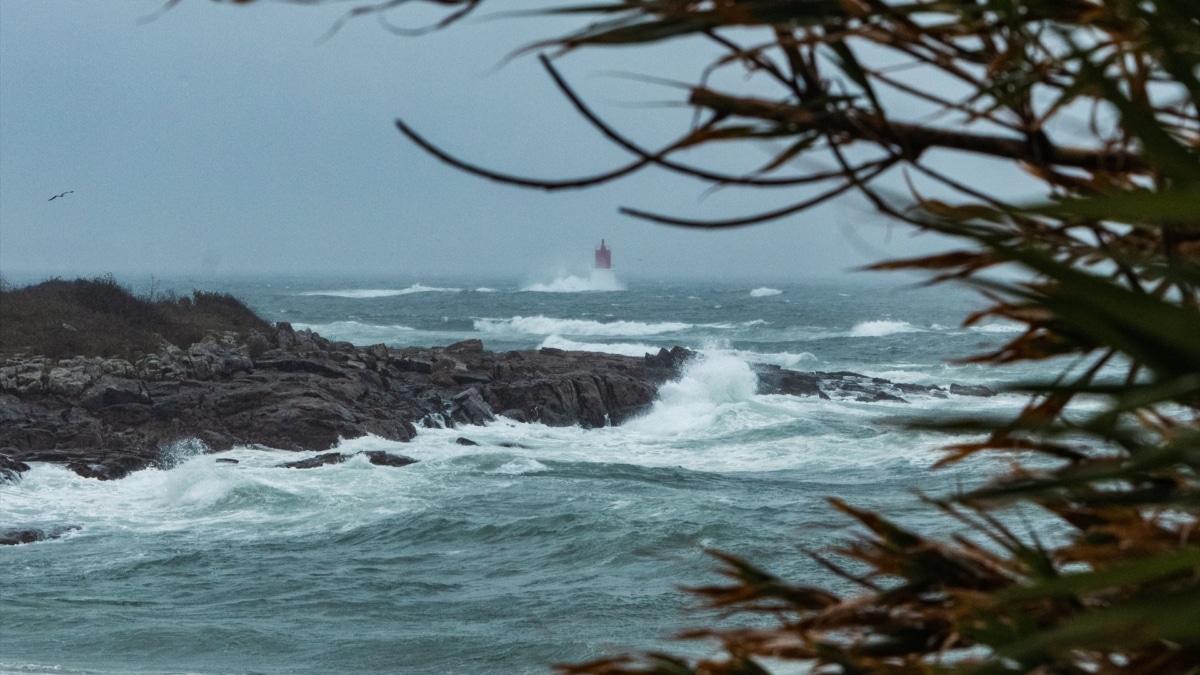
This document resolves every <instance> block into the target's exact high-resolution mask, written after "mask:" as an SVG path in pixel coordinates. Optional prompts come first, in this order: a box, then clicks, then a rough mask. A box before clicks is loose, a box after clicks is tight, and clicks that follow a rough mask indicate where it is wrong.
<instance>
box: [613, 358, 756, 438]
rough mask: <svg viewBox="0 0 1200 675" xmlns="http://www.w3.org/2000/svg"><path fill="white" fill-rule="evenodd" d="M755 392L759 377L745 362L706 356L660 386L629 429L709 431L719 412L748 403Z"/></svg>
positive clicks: (679, 432) (658, 431)
mask: <svg viewBox="0 0 1200 675" xmlns="http://www.w3.org/2000/svg"><path fill="white" fill-rule="evenodd" d="M757 388H758V376H757V375H755V374H754V371H753V370H751V369H750V365H749V364H747V363H746V362H745V361H743V360H742V359H739V358H737V357H736V356H732V355H730V354H723V353H719V352H707V353H705V354H704V355H703V356H702V357H701V358H699V359H696V360H694V361H692V362H691V363H690V364H688V366H687V367H686V368H685V369H684V372H683V374H682V376H681V377H680V378H679V379H678V380H677V381H674V382H667V383H665V384H663V385H662V386H660V387H659V390H658V400H657V401H655V402H654V405H653V407H652V408H651V409H650V411H649V412H648V413H647V414H646V415H644V416H642V417H641V418H639V419H637V420H634V421H632V422H630V426H631V427H632V428H634V429H637V430H640V431H647V430H653V431H654V433H656V434H668V435H677V434H682V433H688V432H690V431H694V430H696V429H697V428H705V427H711V426H712V425H713V423H714V420H715V418H716V417H717V416H718V415H719V414H720V413H721V411H722V408H724V407H726V406H729V405H735V404H742V403H746V402H749V401H750V400H752V399H753V398H754V395H755V390H756V389H757Z"/></svg>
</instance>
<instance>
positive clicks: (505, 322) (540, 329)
mask: <svg viewBox="0 0 1200 675" xmlns="http://www.w3.org/2000/svg"><path fill="white" fill-rule="evenodd" d="M691 327H692V324H690V323H679V322H675V321H665V322H661V323H645V322H642V321H610V322H608V323H602V322H600V321H587V320H584V319H552V318H550V317H547V316H514V317H512V318H511V319H476V320H475V330H477V331H479V332H481V333H525V334H527V335H592V336H608V337H621V336H640V335H661V334H663V333H674V332H676V331H681V330H686V329H688V328H691Z"/></svg>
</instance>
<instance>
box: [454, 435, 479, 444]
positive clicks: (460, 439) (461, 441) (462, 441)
mask: <svg viewBox="0 0 1200 675" xmlns="http://www.w3.org/2000/svg"><path fill="white" fill-rule="evenodd" d="M454 442H455V443H457V444H458V445H479V444H478V443H476V442H475V441H473V440H471V439H469V438H465V437H463V436H459V437H458V438H456V439H454Z"/></svg>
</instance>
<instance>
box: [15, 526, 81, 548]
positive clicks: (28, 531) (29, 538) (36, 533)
mask: <svg viewBox="0 0 1200 675" xmlns="http://www.w3.org/2000/svg"><path fill="white" fill-rule="evenodd" d="M78 529H79V526H78V525H60V526H58V527H26V528H14V529H9V530H0V546H16V545H17V544H32V543H34V542H36V541H46V540H49V539H58V538H59V537H61V536H63V535H64V534H66V533H68V532H72V531H74V530H78Z"/></svg>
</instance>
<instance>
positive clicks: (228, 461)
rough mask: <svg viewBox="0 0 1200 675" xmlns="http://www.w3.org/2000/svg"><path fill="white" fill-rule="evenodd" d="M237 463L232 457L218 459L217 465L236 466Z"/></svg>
mask: <svg viewBox="0 0 1200 675" xmlns="http://www.w3.org/2000/svg"><path fill="white" fill-rule="evenodd" d="M237 463H238V461H237V460H236V459H234V458H232V457H218V458H217V464H237Z"/></svg>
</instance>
